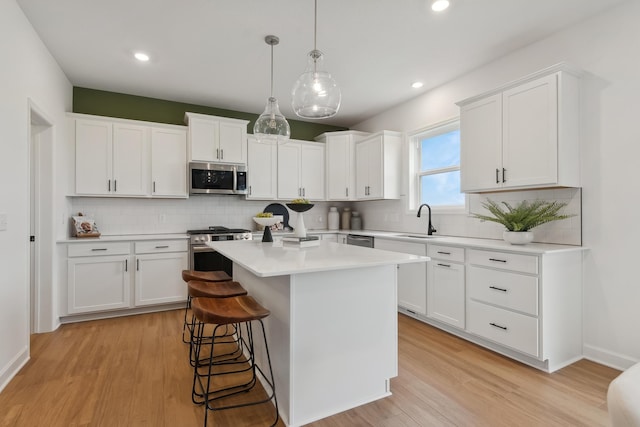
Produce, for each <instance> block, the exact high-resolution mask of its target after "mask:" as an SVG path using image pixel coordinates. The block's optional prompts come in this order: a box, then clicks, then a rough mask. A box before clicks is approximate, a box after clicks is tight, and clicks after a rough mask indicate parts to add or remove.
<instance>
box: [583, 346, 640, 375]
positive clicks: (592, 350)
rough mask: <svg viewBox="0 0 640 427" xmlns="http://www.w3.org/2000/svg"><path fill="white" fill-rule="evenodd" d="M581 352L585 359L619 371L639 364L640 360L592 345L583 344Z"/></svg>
mask: <svg viewBox="0 0 640 427" xmlns="http://www.w3.org/2000/svg"><path fill="white" fill-rule="evenodd" d="M582 352H583V353H584V358H585V359H588V360H591V361H592V362H596V363H599V364H601V365H605V366H608V367H610V368H614V369H619V370H621V371H624V370H625V369H627V368H630V367H631V366H633V365H635V364H636V363H638V362H640V360H637V359H634V358H633V357H631V356H627V355H626V354H620V353H616V352H613V351H609V350H605V349H603V348H600V347H596V346H593V345H587V344H585V345H584V346H583V347H582Z"/></svg>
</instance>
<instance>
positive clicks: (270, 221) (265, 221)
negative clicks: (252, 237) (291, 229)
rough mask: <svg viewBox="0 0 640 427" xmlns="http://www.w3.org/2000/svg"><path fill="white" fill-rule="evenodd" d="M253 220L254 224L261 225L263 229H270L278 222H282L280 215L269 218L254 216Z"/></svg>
mask: <svg viewBox="0 0 640 427" xmlns="http://www.w3.org/2000/svg"><path fill="white" fill-rule="evenodd" d="M253 220H254V221H255V223H256V224H258V225H261V226H263V227H271V226H272V225H275V224H277V223H279V222H282V215H274V216H271V217H257V216H254V217H253Z"/></svg>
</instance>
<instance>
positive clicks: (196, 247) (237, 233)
mask: <svg viewBox="0 0 640 427" xmlns="http://www.w3.org/2000/svg"><path fill="white" fill-rule="evenodd" d="M187 234H188V235H189V236H190V239H189V240H190V244H189V268H190V269H191V270H197V271H214V270H223V271H225V272H226V273H227V274H228V275H229V276H232V277H233V263H232V262H231V260H229V259H228V258H226V257H225V256H223V255H221V254H219V253H218V252H216V251H215V250H214V249H212V248H210V247H209V246H207V242H216V241H220V240H251V239H252V237H251V231H249V230H245V229H241V228H227V227H221V226H212V227H209V228H206V229H204V230H188V231H187Z"/></svg>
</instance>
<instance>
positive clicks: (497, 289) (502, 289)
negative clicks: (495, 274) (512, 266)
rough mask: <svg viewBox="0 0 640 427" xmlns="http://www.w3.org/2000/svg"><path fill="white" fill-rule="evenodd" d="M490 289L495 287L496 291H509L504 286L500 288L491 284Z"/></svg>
mask: <svg viewBox="0 0 640 427" xmlns="http://www.w3.org/2000/svg"><path fill="white" fill-rule="evenodd" d="M489 289H495V290H496V291H500V292H507V290H506V289H504V288H498V287H495V286H489Z"/></svg>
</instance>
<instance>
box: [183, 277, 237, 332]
mask: <svg viewBox="0 0 640 427" xmlns="http://www.w3.org/2000/svg"><path fill="white" fill-rule="evenodd" d="M182 280H184V281H185V283H189V282H190V281H192V280H199V281H203V282H215V283H217V282H228V281H230V280H231V276H229V275H228V274H227V273H226V272H224V271H222V270H217V271H197V270H182ZM238 295H246V292H245V293H244V294H238ZM214 298H215V297H214ZM189 308H191V296H190V295H189V296H188V297H187V305H186V306H185V308H184V323H183V325H182V342H183V343H185V344H188V343H189V342H190V340H187V339H185V331H187V330H189V334H190V333H191V329H190V328H189V326H190V323H189V322H187V313H188V311H189Z"/></svg>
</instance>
